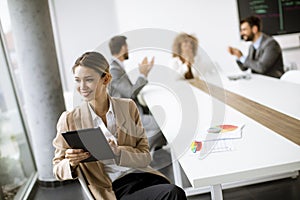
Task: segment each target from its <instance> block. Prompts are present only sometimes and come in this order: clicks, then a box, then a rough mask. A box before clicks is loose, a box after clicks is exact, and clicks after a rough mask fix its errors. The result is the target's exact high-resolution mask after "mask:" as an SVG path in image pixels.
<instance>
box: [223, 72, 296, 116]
mask: <svg viewBox="0 0 300 200" xmlns="http://www.w3.org/2000/svg"><path fill="white" fill-rule="evenodd" d="M223 83H224V87H225V89H227V90H228V91H231V92H234V93H236V94H239V95H241V96H244V97H246V98H248V99H251V100H253V101H255V102H257V103H260V104H262V105H264V106H267V107H270V108H272V109H274V110H276V111H279V112H281V113H284V114H286V115H288V116H290V117H293V118H295V119H298V120H300V85H299V84H295V83H290V82H286V81H282V80H280V79H277V78H272V77H268V76H263V75H259V74H251V79H240V80H236V81H229V80H228V79H227V77H223Z"/></svg>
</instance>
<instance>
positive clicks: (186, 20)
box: [54, 0, 300, 89]
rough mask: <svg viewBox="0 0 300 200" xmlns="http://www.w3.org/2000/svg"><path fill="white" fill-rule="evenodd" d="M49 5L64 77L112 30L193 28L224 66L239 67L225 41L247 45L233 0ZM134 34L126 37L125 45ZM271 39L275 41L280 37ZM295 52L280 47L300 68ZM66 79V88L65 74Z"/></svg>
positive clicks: (99, 0)
mask: <svg viewBox="0 0 300 200" xmlns="http://www.w3.org/2000/svg"><path fill="white" fill-rule="evenodd" d="M54 5H55V6H54V7H55V13H56V21H57V27H58V33H59V34H58V35H59V43H60V46H61V50H62V53H61V55H62V60H63V64H64V66H65V68H66V69H68V70H67V77H70V71H69V69H70V67H71V66H72V63H73V62H74V59H75V58H76V57H78V55H79V54H81V53H82V52H83V51H85V50H88V49H93V48H96V47H98V46H99V45H101V44H103V43H105V42H107V41H108V40H109V39H110V37H111V36H113V35H116V34H123V33H128V32H130V33H132V32H133V31H134V30H136V29H142V28H151V29H159V30H166V31H171V32H174V33H178V32H187V33H192V34H194V35H196V36H197V38H198V39H199V42H200V46H201V47H202V48H203V49H204V50H205V51H206V52H207V54H208V55H209V56H210V58H211V59H212V60H213V62H214V63H217V64H218V65H219V66H220V67H221V68H222V69H223V70H224V71H225V72H233V73H234V72H239V69H238V67H237V65H236V63H235V58H234V57H232V56H231V55H229V54H228V53H227V47H228V45H233V46H235V47H239V48H240V49H241V50H242V51H243V52H244V53H247V46H248V45H249V44H247V43H245V42H241V40H240V39H239V38H240V36H239V19H238V11H237V5H236V0H226V1H224V0H188V1H187V0H163V1H161V0H151V1H146V0H144V1H141V0H126V1H124V0H114V1H110V0H76V1H72V0H64V1H61V0H54ZM74 23H75V24H74ZM130 35H132V34H130ZM298 35H299V34H296V36H295V37H298ZM135 39H136V38H134V37H131V38H128V43H129V48H130V46H131V44H132V43H133V42H134V40H135ZM147 39H148V38H145V40H147ZM276 39H278V40H279V41H280V37H276ZM171 40H172V38H171ZM161 42H164V41H161ZM170 48H171V44H170ZM299 52H300V49H299V48H298V49H292V50H291V49H290V50H288V51H286V52H285V51H284V62H285V63H286V64H288V65H289V64H290V63H291V62H294V63H296V65H297V66H298V68H300V56H299ZM137 55H138V54H137ZM140 56H142V55H140ZM138 60H141V59H140V58H135V59H131V61H132V62H133V61H134V62H137V61H138ZM157 61H158V60H157ZM67 85H68V87H67V88H68V89H70V88H71V83H70V80H68V83H67Z"/></svg>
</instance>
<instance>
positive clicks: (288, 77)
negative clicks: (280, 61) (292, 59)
mask: <svg viewBox="0 0 300 200" xmlns="http://www.w3.org/2000/svg"><path fill="white" fill-rule="evenodd" d="M280 80H283V81H288V82H291V83H297V84H300V70H289V71H287V72H285V73H284V74H283V75H282V76H281V77H280Z"/></svg>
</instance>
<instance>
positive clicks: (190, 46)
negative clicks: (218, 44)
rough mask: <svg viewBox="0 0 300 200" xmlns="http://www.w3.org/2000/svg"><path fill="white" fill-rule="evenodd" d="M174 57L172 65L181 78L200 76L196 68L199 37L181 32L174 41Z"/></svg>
mask: <svg viewBox="0 0 300 200" xmlns="http://www.w3.org/2000/svg"><path fill="white" fill-rule="evenodd" d="M172 50H173V59H172V61H171V67H172V68H173V69H174V70H176V71H177V72H178V74H179V76H180V78H181V79H193V78H197V77H199V75H200V74H199V72H198V71H197V69H196V68H195V66H196V65H197V64H196V63H197V60H198V58H197V56H196V55H197V51H198V39H197V38H196V37H195V36H193V35H190V34H187V33H181V34H179V35H178V36H177V37H176V38H175V40H174V43H173V49H172Z"/></svg>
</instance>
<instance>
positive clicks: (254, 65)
mask: <svg viewBox="0 0 300 200" xmlns="http://www.w3.org/2000/svg"><path fill="white" fill-rule="evenodd" d="M263 37H264V38H263V40H262V44H261V46H260V47H259V48H258V49H257V52H256V59H255V60H253V59H252V58H250V56H249V55H252V52H251V48H250V49H249V54H248V56H247V58H246V60H245V62H244V63H241V62H240V61H237V64H238V65H239V67H240V69H241V70H243V71H244V70H247V69H248V68H250V69H251V70H252V71H254V72H256V73H260V74H268V73H269V72H270V71H271V70H274V67H276V66H277V65H278V66H279V67H282V66H281V65H283V64H282V63H281V59H282V53H281V48H280V46H279V44H278V43H277V42H276V41H275V40H274V39H273V38H270V37H266V36H263ZM280 63H281V64H280Z"/></svg>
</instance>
